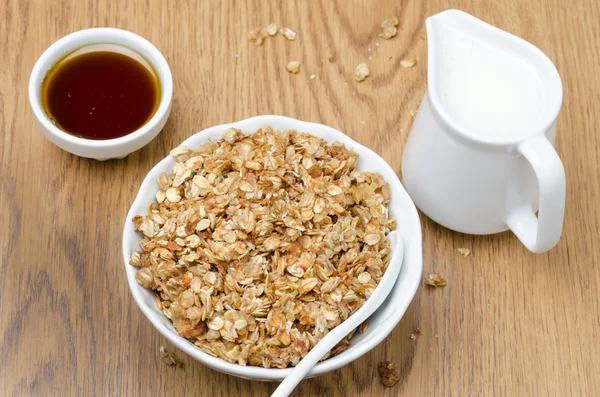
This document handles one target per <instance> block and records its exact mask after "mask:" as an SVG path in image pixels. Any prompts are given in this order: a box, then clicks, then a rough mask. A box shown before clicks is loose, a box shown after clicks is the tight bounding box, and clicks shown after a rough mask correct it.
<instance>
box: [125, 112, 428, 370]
mask: <svg viewBox="0 0 600 397" xmlns="http://www.w3.org/2000/svg"><path fill="white" fill-rule="evenodd" d="M282 123H284V124H289V125H290V127H289V129H296V130H302V131H306V132H310V133H313V134H314V135H316V136H319V135H320V134H319V132H314V131H319V130H320V131H323V130H326V131H327V132H328V133H330V134H331V135H333V136H335V137H336V140H337V141H339V142H342V143H344V144H345V145H346V146H351V147H352V148H355V149H360V151H362V152H365V153H367V154H368V155H370V156H374V157H378V158H379V159H381V161H382V163H383V164H385V166H384V167H387V173H388V174H393V175H394V176H395V177H394V178H393V180H387V178H386V181H387V182H388V183H390V184H395V185H396V186H397V187H398V188H399V191H400V194H401V195H402V196H404V197H403V199H404V200H403V201H404V202H405V204H406V205H407V208H404V207H403V208H402V211H403V212H407V213H409V214H408V215H409V216H410V218H411V219H412V220H413V221H414V225H412V227H414V230H415V233H414V235H411V236H410V237H405V236H402V238H403V240H404V257H403V261H404V263H403V266H402V269H401V275H402V272H409V274H410V276H411V277H410V278H409V279H407V280H406V281H405V282H404V284H407V285H403V287H404V288H403V293H402V296H401V298H402V299H400V300H399V301H395V302H394V307H395V310H394V317H393V318H387V319H386V320H385V321H384V322H383V323H382V324H380V325H379V326H378V327H377V331H376V334H375V335H373V336H372V337H371V338H369V339H368V340H367V339H365V341H364V342H362V343H361V344H359V345H355V346H352V345H351V346H350V347H349V348H348V349H347V350H346V351H345V352H344V353H345V354H344V355H343V356H341V355H340V356H336V357H332V358H330V359H327V360H325V361H323V362H320V363H318V364H317V365H316V366H315V367H313V368H312V370H311V371H310V372H309V373H308V374H307V377H312V376H317V375H321V374H324V373H326V372H330V371H333V370H335V369H338V368H341V367H343V366H345V365H347V364H349V363H350V362H352V361H354V360H355V359H357V358H358V357H360V356H362V355H363V354H365V353H367V352H369V351H370V350H372V349H373V348H374V347H375V346H377V345H378V344H379V343H380V342H381V341H383V340H384V339H385V338H386V337H387V336H388V335H389V334H390V333H391V332H392V330H393V328H394V327H395V326H396V325H397V324H398V322H399V321H400V319H401V318H402V317H403V316H404V313H405V312H406V309H407V308H408V305H409V304H410V302H411V301H412V299H413V298H414V295H415V293H416V291H417V289H418V287H419V285H420V281H421V274H422V267H423V265H422V233H421V223H420V220H419V215H418V212H417V209H416V207H415V205H414V203H413V202H412V199H410V196H409V195H408V193H407V192H406V190H405V189H404V187H403V186H402V184H401V183H400V179H399V178H398V174H396V172H394V170H393V169H392V168H391V167H390V165H389V164H388V163H387V162H386V161H385V160H383V158H381V156H379V155H378V154H376V153H375V152H374V151H372V150H371V149H369V148H367V147H365V146H363V145H361V144H359V143H358V142H356V141H354V140H353V139H351V138H350V137H348V136H347V135H346V134H344V133H342V132H340V131H338V130H336V129H334V128H332V127H329V126H326V125H323V124H318V123H313V122H306V121H300V120H296V119H293V118H290V117H285V116H279V115H263V116H255V117H251V118H247V119H243V120H240V121H237V122H234V123H228V124H221V125H216V126H213V127H209V128H206V129H204V130H202V131H200V132H197V133H195V134H193V135H192V136H190V137H188V138H187V139H185V140H184V141H183V142H182V143H181V144H180V145H186V144H188V142H189V141H190V140H195V139H197V138H196V137H197V136H199V135H206V136H207V140H208V137H209V136H210V135H211V134H214V133H215V132H216V131H219V132H220V133H223V132H224V131H225V130H226V129H228V128H239V129H241V130H244V131H245V130H246V129H247V128H245V125H248V124H261V125H262V126H263V127H266V126H270V125H272V124H282ZM245 132H246V131H245ZM252 132H253V131H252ZM172 161H173V158H172V157H171V155H170V154H168V155H167V156H166V157H165V158H163V159H162V160H161V161H160V162H158V163H157V164H156V165H155V166H154V167H153V168H152V169H151V170H150V171H149V172H148V174H147V175H146V176H145V177H144V180H143V181H142V183H141V185H140V189H139V191H138V193H137V195H136V197H135V199H134V201H133V203H132V205H131V207H130V209H129V211H128V213H127V218H126V219H125V227H124V229H123V241H122V253H123V261H124V265H125V271H126V275H127V280H128V285H129V289H130V291H131V293H132V295H133V298H134V300H135V301H136V304H137V305H138V307H139V308H140V310H141V311H142V313H144V315H145V316H146V318H147V319H148V320H149V321H150V323H151V324H152V325H153V326H154V328H156V330H157V331H158V332H160V333H161V334H162V335H163V336H164V337H165V338H166V339H167V340H168V341H169V342H171V343H173V344H174V345H175V346H176V347H177V348H178V349H180V350H182V351H184V352H185V353H186V354H188V355H189V356H191V357H193V358H194V359H196V360H198V361H200V362H201V363H203V364H205V365H207V366H209V367H211V368H213V369H215V370H217V371H220V372H224V373H227V374H230V375H234V376H237V377H241V378H247V379H258V380H271V381H278V380H282V379H284V378H285V377H286V376H287V375H288V374H289V373H290V372H291V371H292V369H293V368H284V369H280V368H262V367H254V366H242V365H239V364H237V363H230V362H227V361H225V360H223V359H221V358H218V357H213V356H211V355H209V354H208V353H206V352H204V351H203V350H202V349H200V348H198V347H197V346H195V345H194V344H193V343H191V342H190V341H188V340H187V339H185V338H183V337H181V336H179V335H178V334H177V333H175V332H173V331H171V330H169V329H167V328H166V327H164V326H163V324H160V323H158V320H156V319H155V318H154V316H155V315H156V313H155V312H154V311H152V309H151V308H150V307H148V305H147V304H146V302H145V300H144V298H143V296H142V295H141V294H142V292H141V291H142V289H143V287H141V286H140V285H139V284H138V283H137V281H136V280H135V276H134V275H132V274H134V273H132V272H129V271H127V270H128V268H130V267H131V265H129V258H130V256H131V252H132V251H133V250H134V249H139V246H138V247H130V244H129V243H127V241H126V237H127V235H128V233H129V232H130V231H129V230H128V229H133V226H131V219H132V218H133V217H134V216H135V215H138V212H139V207H140V206H141V204H140V203H139V202H140V201H141V200H142V193H143V192H145V191H146V190H147V187H148V185H150V184H152V183H153V182H154V180H153V178H150V177H151V175H153V174H155V173H156V172H157V171H158V170H164V169H169V170H170V167H169V166H168V163H169V162H172ZM167 167H168V168H167ZM406 199H408V200H406ZM399 278H400V276H399ZM400 284H402V283H401V282H399V281H398V280H397V281H396V284H395V285H394V287H393V290H394V289H396V288H398V286H399V285H400ZM393 290H392V291H393ZM386 302H387V300H386ZM386 302H384V303H383V304H382V306H383V305H385V304H386ZM377 310H379V308H378V309H377ZM376 312H377V311H376ZM161 314H162V313H161ZM163 316H164V315H163Z"/></svg>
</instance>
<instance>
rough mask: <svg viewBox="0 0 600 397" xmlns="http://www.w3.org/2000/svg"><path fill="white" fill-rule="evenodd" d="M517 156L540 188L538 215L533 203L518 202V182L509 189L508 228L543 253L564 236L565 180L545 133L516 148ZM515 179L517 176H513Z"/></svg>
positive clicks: (557, 158)
mask: <svg viewBox="0 0 600 397" xmlns="http://www.w3.org/2000/svg"><path fill="white" fill-rule="evenodd" d="M516 151H517V153H518V154H520V155H522V156H523V157H524V158H525V159H526V160H527V161H528V162H529V164H531V168H532V169H533V171H534V173H535V176H536V178H537V182H538V187H539V203H540V205H539V213H538V216H537V217H536V216H535V213H534V212H533V209H532V208H531V205H530V203H526V202H524V201H523V200H520V199H519V197H520V196H519V193H518V191H516V189H518V184H517V183H512V184H511V185H510V186H509V192H508V194H509V197H508V206H512V207H513V208H509V211H508V217H507V220H506V224H507V226H508V227H509V228H510V229H511V230H512V231H513V232H514V233H515V235H516V236H517V237H518V238H519V240H521V242H522V243H523V244H524V245H525V246H526V247H527V248H528V249H529V250H530V251H532V252H535V253H542V252H546V251H548V250H549V249H551V248H552V247H554V246H555V245H556V244H557V243H558V240H559V239H560V235H561V233H562V227H563V219H564V213H565V194H566V192H565V191H566V180H565V169H564V167H563V164H562V162H561V161H560V158H559V157H558V154H557V153H556V150H555V149H554V147H553V146H552V144H551V143H550V141H549V140H548V138H546V136H545V135H544V134H540V135H536V136H534V137H533V138H530V139H528V140H526V141H524V142H522V143H520V144H519V145H518V146H517V149H516ZM513 178H515V177H513Z"/></svg>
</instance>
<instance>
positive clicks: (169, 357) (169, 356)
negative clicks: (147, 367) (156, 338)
mask: <svg viewBox="0 0 600 397" xmlns="http://www.w3.org/2000/svg"><path fill="white" fill-rule="evenodd" d="M160 356H161V357H162V361H163V363H165V364H167V365H168V366H173V365H177V366H180V365H181V361H179V360H177V359H176V358H175V356H174V355H173V353H170V352H168V351H167V349H165V347H164V346H162V345H161V346H160Z"/></svg>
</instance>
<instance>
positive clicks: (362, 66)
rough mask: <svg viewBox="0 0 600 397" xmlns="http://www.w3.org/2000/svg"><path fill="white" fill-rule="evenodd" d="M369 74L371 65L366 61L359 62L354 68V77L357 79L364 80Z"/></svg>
mask: <svg viewBox="0 0 600 397" xmlns="http://www.w3.org/2000/svg"><path fill="white" fill-rule="evenodd" d="M368 75H369V65H367V64H366V63H365V62H362V63H359V64H358V66H356V69H354V78H355V79H356V81H363V80H364V79H366V78H367V76H368Z"/></svg>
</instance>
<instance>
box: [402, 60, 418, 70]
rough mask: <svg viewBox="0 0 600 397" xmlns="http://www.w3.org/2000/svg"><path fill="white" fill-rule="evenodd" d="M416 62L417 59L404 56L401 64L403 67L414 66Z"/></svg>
mask: <svg viewBox="0 0 600 397" xmlns="http://www.w3.org/2000/svg"><path fill="white" fill-rule="evenodd" d="M416 64H417V60H416V59H413V58H404V59H403V60H401V61H400V65H401V66H402V67H403V68H412V67H413V66H415V65H416Z"/></svg>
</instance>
